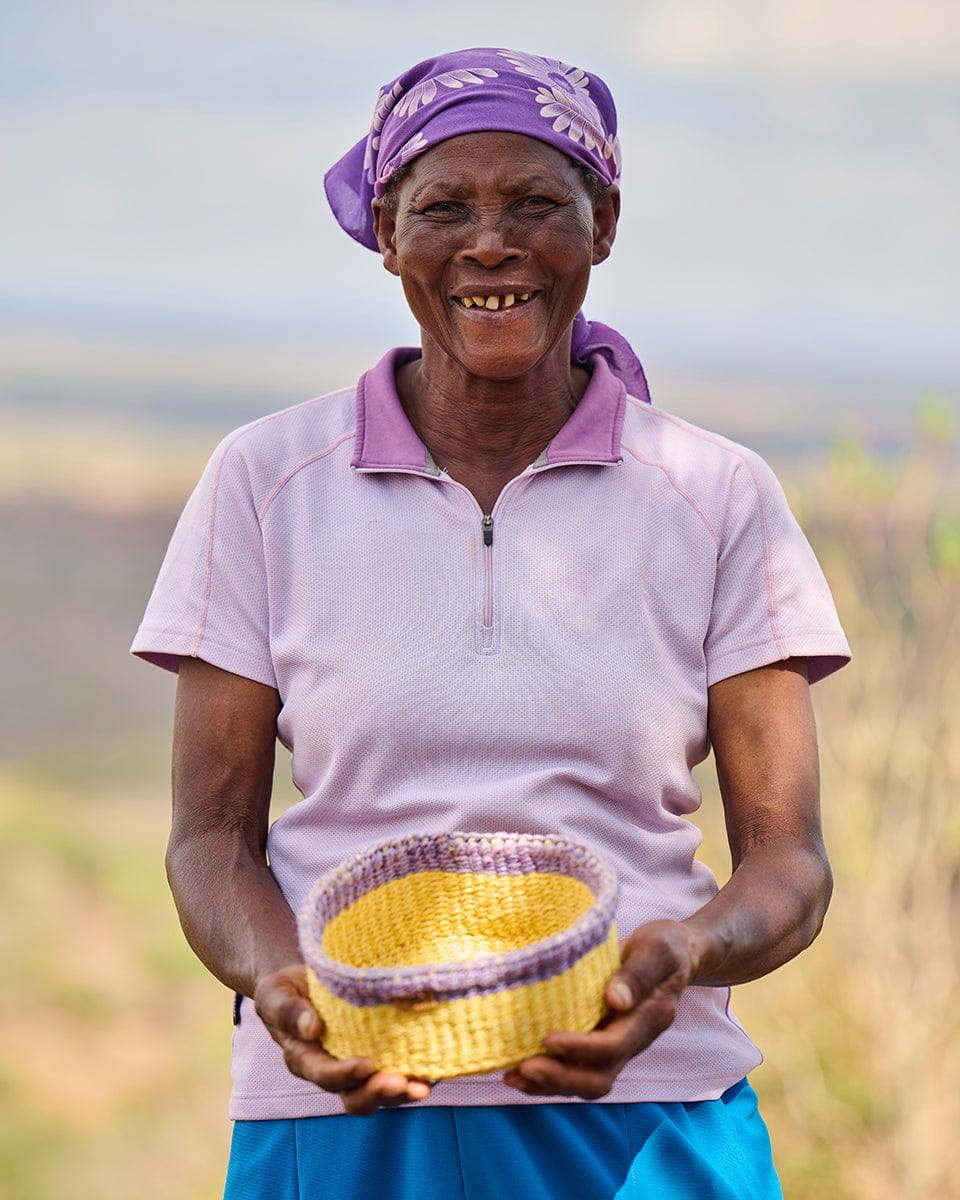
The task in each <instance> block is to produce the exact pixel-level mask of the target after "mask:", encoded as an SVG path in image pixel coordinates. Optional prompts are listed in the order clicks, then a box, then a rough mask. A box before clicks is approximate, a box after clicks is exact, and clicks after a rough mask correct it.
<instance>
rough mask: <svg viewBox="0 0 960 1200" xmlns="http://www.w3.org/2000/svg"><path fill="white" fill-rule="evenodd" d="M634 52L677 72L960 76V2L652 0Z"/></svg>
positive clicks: (635, 35) (633, 22)
mask: <svg viewBox="0 0 960 1200" xmlns="http://www.w3.org/2000/svg"><path fill="white" fill-rule="evenodd" d="M622 20H623V23H624V25H625V26H626V25H629V26H631V27H632V28H631V35H632V36H631V37H630V39H629V40H630V45H631V49H632V50H633V51H635V52H636V53H637V54H638V55H639V56H640V57H641V59H643V60H644V61H648V62H653V63H659V64H661V65H663V66H665V67H668V68H670V69H673V70H680V71H687V72H702V71H715V72H731V71H738V70H744V69H751V70H763V71H774V72H775V71H784V70H786V71H789V72H799V73H804V74H834V75H836V74H849V73H852V74H857V75H884V76H887V77H889V78H898V77H902V76H904V75H910V76H916V75H918V74H921V73H928V72H931V71H936V72H938V73H942V74H944V75H947V76H949V77H951V78H953V77H955V73H956V68H957V45H958V39H960V6H958V5H957V4H956V2H955V0H647V2H646V3H644V4H638V5H637V6H636V8H635V9H633V11H632V16H630V17H628V16H627V15H626V14H623V17H622Z"/></svg>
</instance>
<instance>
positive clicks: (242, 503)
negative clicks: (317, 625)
mask: <svg viewBox="0 0 960 1200" xmlns="http://www.w3.org/2000/svg"><path fill="white" fill-rule="evenodd" d="M241 432H242V431H241ZM240 437H241V434H234V435H232V436H231V437H230V438H228V439H227V440H226V441H225V442H223V443H221V445H220V446H219V447H218V449H217V450H216V451H215V453H214V455H213V457H212V458H211V460H210V462H209V463H208V465H207V468H206V470H205V471H204V473H203V476H202V477H201V479H200V482H199V484H198V485H197V487H196V489H195V490H194V492H193V495H192V496H191V497H190V499H189V501H188V502H187V505H186V508H185V509H184V511H183V514H182V515H181V517H180V520H179V521H178V523H177V527H176V529H175V530H174V533H173V537H172V539H171V541H170V545H169V547H168V549H167V553H166V557H165V558H164V560H163V565H162V567H161V568H160V574H159V576H158V578H157V582H156V585H155V586H154V589H153V594H152V595H151V597H150V600H149V602H148V604H147V609H146V613H145V614H144V617H143V621H142V623H141V625H140V628H139V630H138V631H137V634H136V637H135V638H134V641H133V645H132V646H131V652H132V653H133V654H135V655H137V656H138V657H140V658H143V659H145V660H146V661H147V662H152V663H156V664H157V665H158V666H161V667H165V668H166V669H167V670H170V671H176V670H177V669H178V667H179V662H180V659H181V658H182V657H184V656H187V657H192V658H202V659H204V660H206V661H207V662H210V663H212V664H213V665H214V666H217V667H222V668H223V669H224V670H227V671H231V672H233V673H234V674H237V675H244V676H246V677H247V678H249V679H254V680H256V681H258V682H259V683H264V684H267V685H269V686H270V687H276V676H275V673H274V669H273V662H272V658H271V654H270V622H269V607H268V589H267V572H266V565H265V559H264V547H263V537H262V533H261V528H260V521H259V518H258V515H257V500H256V496H255V494H254V489H253V486H252V483H251V479H250V474H249V471H248V469H247V464H246V461H245V458H244V456H243V454H242V453H241V451H240V449H239V447H238V445H237V443H238V441H239V440H240Z"/></svg>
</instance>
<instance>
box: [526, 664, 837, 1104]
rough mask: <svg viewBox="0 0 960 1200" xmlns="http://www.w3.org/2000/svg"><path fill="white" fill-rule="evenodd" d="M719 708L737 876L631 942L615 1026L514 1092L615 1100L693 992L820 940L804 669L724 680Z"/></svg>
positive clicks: (570, 1042)
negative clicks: (618, 1085)
mask: <svg viewBox="0 0 960 1200" xmlns="http://www.w3.org/2000/svg"><path fill="white" fill-rule="evenodd" d="M709 700H710V707H709V717H708V722H709V730H710V738H711V741H712V743H713V750H714V756H715V758H716V763H717V774H718V777H719V781H720V791H721V795H722V797H723V804H724V812H725V816H726V824H727V837H728V840H729V843H730V852H731V857H732V860H733V874H732V875H731V877H730V879H729V881H728V882H727V883H726V884H725V886H724V887H722V888H721V889H720V891H719V892H718V893H717V895H716V896H715V897H714V898H713V899H712V900H711V901H710V902H709V903H708V904H706V905H704V907H703V908H702V909H700V910H699V911H698V912H696V913H694V914H693V915H692V916H691V917H689V918H687V919H686V920H684V921H668V920H661V921H652V922H650V923H649V924H648V925H643V926H641V927H640V928H639V929H637V930H636V931H635V932H634V933H633V934H631V935H630V937H628V938H627V939H626V940H625V941H624V943H623V947H622V960H623V965H622V966H621V968H620V970H619V971H617V972H616V973H615V974H614V975H613V976H612V977H611V979H610V981H609V983H608V984H607V991H606V999H607V1004H608V1006H609V1008H610V1012H611V1015H610V1017H609V1019H608V1020H607V1021H606V1022H605V1023H604V1024H603V1026H602V1027H601V1028H598V1029H596V1030H594V1031H593V1032H591V1033H586V1034H576V1033H556V1034H551V1035H550V1036H549V1037H548V1038H546V1039H545V1042H544V1049H545V1050H546V1052H547V1053H546V1054H545V1055H542V1056H539V1057H536V1058H532V1059H528V1060H527V1062H525V1063H522V1064H521V1065H520V1067H518V1068H517V1069H516V1070H514V1071H509V1072H507V1074H506V1075H505V1076H504V1081H505V1082H506V1083H508V1084H509V1085H510V1086H512V1087H516V1088H519V1090H521V1091H524V1092H528V1093H530V1094H535V1095H576V1096H582V1097H583V1098H584V1099H597V1098H599V1097H600V1096H605V1095H606V1094H607V1092H609V1090H610V1088H611V1087H612V1086H613V1083H614V1080H615V1079H616V1077H617V1074H618V1073H619V1071H620V1070H621V1069H622V1067H623V1066H624V1064H625V1063H626V1062H628V1061H629V1060H630V1059H631V1058H633V1057H634V1055H636V1054H638V1053H640V1051H642V1050H644V1049H646V1047H647V1046H649V1045H650V1043H651V1042H653V1041H654V1039H655V1038H656V1037H657V1036H658V1035H659V1034H661V1033H662V1032H663V1031H664V1030H665V1029H667V1028H668V1027H669V1026H670V1025H671V1024H672V1022H673V1020H674V1017H675V1016H676V1010H677V1003H678V1001H679V999H680V996H681V994H682V993H683V990H684V988H686V987H687V986H689V985H690V984H708V985H725V984H735V983H743V982H745V981H747V980H749V979H756V978H757V977H758V976H760V975H765V974H767V973H768V972H769V971H772V970H774V969H775V968H776V967H778V966H780V965H781V964H782V963H785V962H787V961H788V959H791V958H793V956H794V955H796V954H798V953H799V952H800V951H801V950H803V949H804V948H805V947H806V946H808V945H809V944H810V942H812V941H813V939H814V938H815V937H816V935H817V933H818V932H819V930H820V926H821V924H822V922H823V917H824V914H825V913H826V910H827V904H828V903H829V900H830V891H831V875H830V867H829V864H828V862H827V856H826V852H825V850H824V846H823V838H822V835H821V828H820V802H819V790H820V789H819V768H818V759H817V741H816V730H815V728H814V721H813V710H812V708H811V704H810V692H809V685H808V683H807V670H806V661H805V660H803V659H794V660H789V661H787V662H783V663H774V664H772V665H770V666H767V667H761V668H760V669H758V670H756V671H748V672H746V673H744V674H742V675H736V676H733V677H731V678H730V679H724V680H722V681H721V682H719V683H716V684H714V685H713V687H711V688H710V696H709Z"/></svg>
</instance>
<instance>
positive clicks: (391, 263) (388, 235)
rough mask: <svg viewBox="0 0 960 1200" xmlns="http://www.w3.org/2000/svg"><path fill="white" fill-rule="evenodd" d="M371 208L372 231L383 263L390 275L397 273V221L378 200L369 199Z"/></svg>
mask: <svg viewBox="0 0 960 1200" xmlns="http://www.w3.org/2000/svg"><path fill="white" fill-rule="evenodd" d="M371 207H372V208H373V233H374V237H376V239H377V245H378V246H379V247H380V254H381V256H382V257H383V265H384V268H385V269H386V270H388V271H389V272H390V274H391V275H399V274H400V269H399V267H398V266H397V247H396V240H395V239H396V233H397V222H396V220H395V218H394V216H393V214H392V213H389V212H387V210H386V209H385V208H384V207H383V205H382V204H381V203H380V201H379V200H373V201H371Z"/></svg>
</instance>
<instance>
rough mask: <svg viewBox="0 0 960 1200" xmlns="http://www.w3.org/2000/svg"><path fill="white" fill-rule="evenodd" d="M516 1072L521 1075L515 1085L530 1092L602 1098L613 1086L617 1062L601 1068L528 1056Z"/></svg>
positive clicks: (591, 1098)
mask: <svg viewBox="0 0 960 1200" xmlns="http://www.w3.org/2000/svg"><path fill="white" fill-rule="evenodd" d="M516 1072H517V1075H518V1076H519V1079H518V1080H517V1082H516V1083H515V1084H514V1086H516V1087H518V1090H520V1091H524V1092H526V1093H527V1094H528V1095H538V1096H579V1097H580V1098H581V1099H582V1100H599V1099H601V1098H602V1097H603V1096H606V1095H607V1093H608V1092H609V1091H610V1089H611V1088H612V1087H613V1084H614V1081H615V1080H616V1077H617V1066H613V1067H611V1068H609V1069H607V1070H597V1069H593V1068H589V1067H581V1066H571V1065H567V1064H566V1063H561V1062H558V1061H557V1060H556V1059H553V1058H547V1057H541V1058H530V1059H527V1061H526V1062H523V1063H521V1064H520V1066H519V1067H518V1068H517V1069H516Z"/></svg>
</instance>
